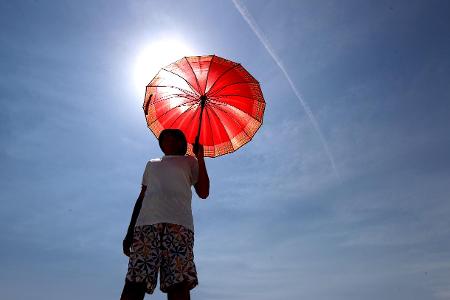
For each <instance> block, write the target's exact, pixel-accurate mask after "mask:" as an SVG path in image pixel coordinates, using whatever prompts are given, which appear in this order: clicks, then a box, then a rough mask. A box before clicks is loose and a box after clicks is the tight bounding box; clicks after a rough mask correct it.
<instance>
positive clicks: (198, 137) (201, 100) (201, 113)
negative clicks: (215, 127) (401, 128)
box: [192, 95, 207, 154]
mask: <svg viewBox="0 0 450 300" xmlns="http://www.w3.org/2000/svg"><path fill="white" fill-rule="evenodd" d="M206 100H207V97H206V95H202V96H201V97H200V106H201V110H200V119H199V124H198V131H197V136H196V137H195V144H194V147H193V149H192V151H194V154H197V152H198V145H199V144H200V143H199V141H200V130H201V128H202V116H203V109H204V108H205V104H206Z"/></svg>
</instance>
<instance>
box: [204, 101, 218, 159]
mask: <svg viewBox="0 0 450 300" xmlns="http://www.w3.org/2000/svg"><path fill="white" fill-rule="evenodd" d="M207 108H208V107H207V106H206V107H205V110H206V117H208V123H209V128H210V129H211V138H212V141H213V145H214V148H215V145H216V144H215V143H214V131H213V128H212V125H211V119H210V118H209V113H208V109H207ZM215 152H216V151H214V153H215Z"/></svg>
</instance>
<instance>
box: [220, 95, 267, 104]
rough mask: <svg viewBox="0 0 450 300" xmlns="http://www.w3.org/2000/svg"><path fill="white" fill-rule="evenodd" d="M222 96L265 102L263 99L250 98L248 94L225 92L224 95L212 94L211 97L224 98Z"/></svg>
mask: <svg viewBox="0 0 450 300" xmlns="http://www.w3.org/2000/svg"><path fill="white" fill-rule="evenodd" d="M224 97H225V98H226V97H242V98H246V99H250V100H254V101H257V102H261V103H266V102H265V101H260V100H257V99H255V98H252V97H249V96H244V95H239V94H225V95H219V96H213V99H217V98H224ZM263 99H264V98H263Z"/></svg>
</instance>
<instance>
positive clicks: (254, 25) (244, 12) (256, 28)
mask: <svg viewBox="0 0 450 300" xmlns="http://www.w3.org/2000/svg"><path fill="white" fill-rule="evenodd" d="M232 1H233V3H234V6H235V7H236V9H237V10H238V11H239V13H240V14H241V16H242V18H244V20H245V21H246V22H247V24H248V25H249V26H250V28H251V29H252V31H253V32H254V33H255V34H256V36H257V37H258V39H259V41H260V42H261V43H262V44H263V46H264V48H266V50H267V52H268V53H269V54H270V56H271V57H272V58H273V60H274V61H275V63H276V64H277V65H278V67H279V68H280V70H281V72H282V73H283V75H284V77H285V78H286V80H287V81H288V83H289V85H290V87H291V88H292V91H293V92H294V94H295V96H296V97H297V99H298V100H299V101H300V103H301V104H302V106H303V109H304V110H305V112H306V115H307V116H308V118H309V120H310V121H311V123H312V124H313V126H314V129H315V131H316V132H317V134H318V135H319V138H320V141H321V142H322V145H323V148H324V150H325V152H326V154H327V156H328V158H329V160H330V163H331V166H332V168H333V171H334V173H335V174H336V176H338V177H339V172H338V170H337V167H336V163H335V160H334V157H333V154H332V153H331V150H330V147H329V146H328V143H327V141H326V139H325V137H324V135H323V133H322V130H321V129H320V126H319V123H318V122H317V119H316V117H315V116H314V114H313V112H312V110H311V108H310V107H309V105H308V103H306V101H305V100H304V99H303V97H302V95H301V94H300V92H299V90H298V89H297V87H296V86H295V84H294V82H293V81H292V79H291V76H290V75H289V73H288V72H287V70H286V68H285V67H284V64H283V61H282V60H281V58H280V57H279V56H278V55H277V54H276V52H275V50H274V49H273V47H272V45H271V44H270V42H269V40H268V39H267V38H266V36H265V35H264V33H263V32H262V30H261V29H260V28H259V26H258V24H257V23H256V21H255V20H254V19H253V17H252V15H251V14H250V12H249V11H248V10H247V8H246V7H245V5H244V4H242V3H241V1H239V0H232Z"/></svg>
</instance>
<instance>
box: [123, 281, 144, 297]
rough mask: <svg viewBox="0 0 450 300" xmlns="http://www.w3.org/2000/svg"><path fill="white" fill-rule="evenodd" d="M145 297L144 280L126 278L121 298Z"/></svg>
mask: <svg viewBox="0 0 450 300" xmlns="http://www.w3.org/2000/svg"><path fill="white" fill-rule="evenodd" d="M144 297H145V286H144V283H142V282H131V281H128V280H125V286H124V287H123V291H122V296H120V300H143V299H144Z"/></svg>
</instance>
